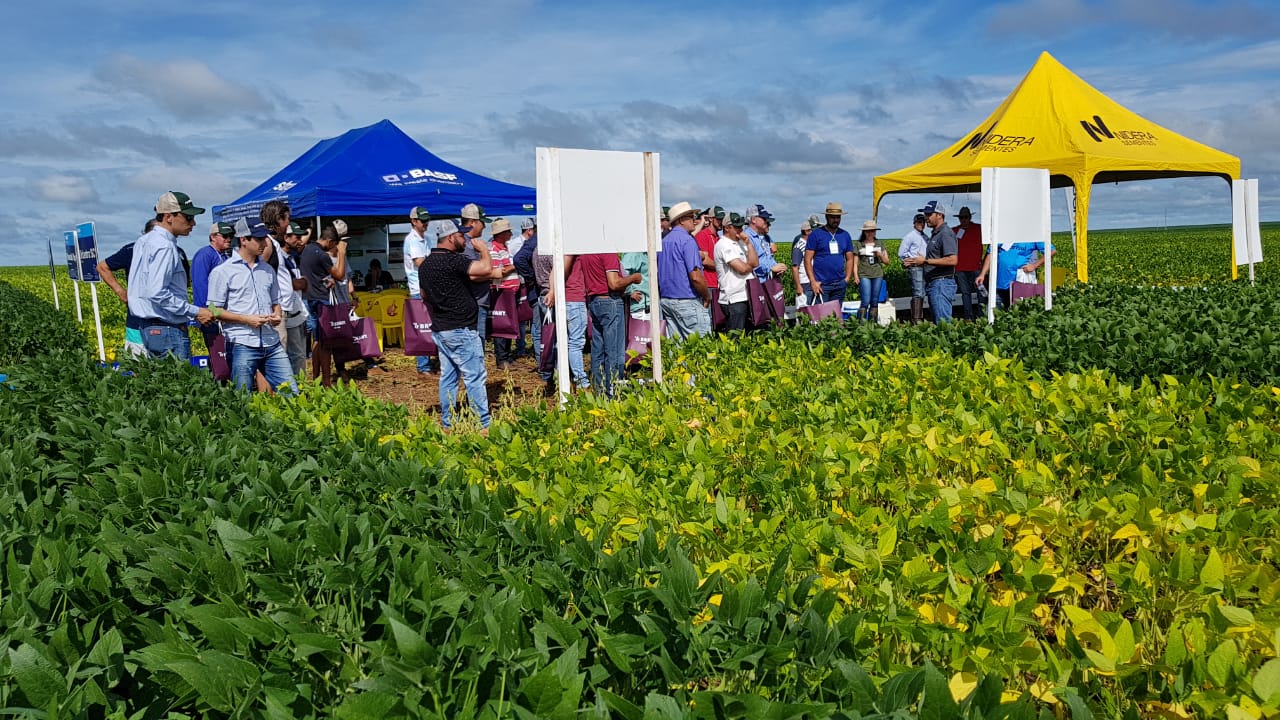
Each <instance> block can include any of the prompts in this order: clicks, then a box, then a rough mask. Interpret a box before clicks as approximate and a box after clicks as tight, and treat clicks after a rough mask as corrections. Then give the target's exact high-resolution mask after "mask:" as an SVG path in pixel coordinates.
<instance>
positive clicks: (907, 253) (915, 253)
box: [898, 213, 929, 325]
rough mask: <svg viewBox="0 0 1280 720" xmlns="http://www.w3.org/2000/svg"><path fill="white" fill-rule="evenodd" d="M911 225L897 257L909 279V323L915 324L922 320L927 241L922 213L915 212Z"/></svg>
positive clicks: (903, 238)
mask: <svg viewBox="0 0 1280 720" xmlns="http://www.w3.org/2000/svg"><path fill="white" fill-rule="evenodd" d="M912 225H913V227H912V229H911V232H909V233H907V234H906V235H904V236H903V237H902V244H901V245H899V246H898V259H899V260H901V261H902V267H904V268H906V270H907V278H909V279H910V280H911V324H912V325H915V324H917V323H920V322H922V321H923V320H924V254H925V252H926V251H927V249H928V245H929V241H928V240H926V239H925V237H924V215H922V214H920V213H916V216H915V218H914V220H912Z"/></svg>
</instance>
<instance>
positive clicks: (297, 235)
mask: <svg viewBox="0 0 1280 720" xmlns="http://www.w3.org/2000/svg"><path fill="white" fill-rule="evenodd" d="M310 234H311V231H310V230H309V229H304V228H303V227H302V226H301V225H299V224H298V223H296V222H293V221H290V222H289V224H288V226H287V227H286V230H285V233H284V244H283V245H281V244H280V243H279V242H278V241H277V239H276V238H275V237H272V238H270V242H269V243H268V245H270V246H271V248H270V250H264V253H268V252H269V253H270V254H268V255H265V258H264V259H265V261H266V262H267V264H268V265H273V269H274V270H275V273H276V292H277V293H278V294H279V298H280V312H281V313H282V314H283V315H284V320H283V322H281V323H280V324H279V325H276V326H275V329H276V332H277V333H279V334H280V342H281V344H283V345H284V351H285V354H286V355H288V357H289V367H291V368H292V369H293V374H294V375H295V376H297V375H300V374H302V373H304V372H306V369H307V301H306V300H305V299H303V297H302V291H303V290H306V289H307V281H306V279H304V278H303V277H302V270H301V268H300V267H299V266H298V260H299V258H300V257H301V253H302V249H303V248H305V247H306V246H307V237H308V236H309V235H310ZM273 261H274V262H273Z"/></svg>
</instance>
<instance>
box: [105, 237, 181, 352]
mask: <svg viewBox="0 0 1280 720" xmlns="http://www.w3.org/2000/svg"><path fill="white" fill-rule="evenodd" d="M155 226H156V220H155V218H150V219H148V220H147V222H146V224H145V225H143V226H142V234H143V235H146V234H147V233H149V232H151V229H152V228H154V227H155ZM139 238H141V236H139ZM136 244H137V243H136V241H134V242H128V243H125V244H124V246H123V247H121V248H120V249H119V250H117V251H115V253H113V254H112V255H111V256H109V257H107V258H106V259H105V260H100V261H98V277H100V278H102V282H104V283H106V285H107V287H109V288H111V291H112V292H114V293H115V294H116V297H118V298H120V302H122V303H124V304H125V316H124V354H125V355H126V356H128V357H133V358H140V357H145V356H146V354H147V349H146V347H144V346H143V344H142V321H141V320H139V319H138V317H137V316H136V315H134V314H133V313H131V312H129V293H128V292H127V291H126V290H125V288H124V286H123V285H121V284H120V281H119V280H117V279H116V275H115V273H116V271H118V270H124V272H125V277H124V281H125V282H126V283H127V282H129V267H130V266H131V265H133V248H134V246H135V245H136ZM178 261H179V262H180V263H182V273H183V275H184V276H186V277H187V278H188V279H189V278H190V277H191V263H190V262H188V261H187V254H186V253H185V252H183V250H182V247H181V246H179V247H178Z"/></svg>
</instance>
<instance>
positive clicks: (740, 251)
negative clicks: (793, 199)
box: [716, 213, 760, 332]
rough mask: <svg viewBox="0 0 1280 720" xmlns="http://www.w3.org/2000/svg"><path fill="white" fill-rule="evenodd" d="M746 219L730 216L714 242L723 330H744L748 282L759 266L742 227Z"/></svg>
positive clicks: (754, 251)
mask: <svg viewBox="0 0 1280 720" xmlns="http://www.w3.org/2000/svg"><path fill="white" fill-rule="evenodd" d="M744 225H746V218H744V217H742V216H741V215H739V214H738V213H733V214H732V215H730V216H729V222H728V224H726V225H725V227H724V237H722V238H720V240H718V241H717V242H716V269H717V270H718V272H719V273H720V280H721V283H720V306H721V307H722V308H724V314H725V330H726V331H729V332H732V331H734V330H746V329H747V315H748V302H747V300H748V298H747V281H748V280H750V279H751V277H752V275H751V273H752V271H754V270H755V269H756V265H759V264H760V258H759V257H758V256H757V255H756V247H755V245H754V244H752V243H751V241H750V240H748V239H747V235H746V233H744V232H743V231H742V227H743V226H744Z"/></svg>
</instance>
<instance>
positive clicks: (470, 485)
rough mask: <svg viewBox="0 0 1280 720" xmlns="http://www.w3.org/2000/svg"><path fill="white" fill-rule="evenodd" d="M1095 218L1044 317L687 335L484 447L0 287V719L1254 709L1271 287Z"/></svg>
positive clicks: (1261, 662)
mask: <svg viewBox="0 0 1280 720" xmlns="http://www.w3.org/2000/svg"><path fill="white" fill-rule="evenodd" d="M1100 235H1101V237H1099V236H1100ZM1135 237H1137V236H1133V237H1129V238H1125V237H1123V236H1119V235H1117V237H1116V238H1115V242H1117V243H1121V242H1124V243H1131V242H1132V241H1133V240H1134V238H1135ZM1109 242H1110V240H1109V239H1108V238H1107V237H1106V236H1105V235H1104V234H1101V233H1099V234H1098V235H1095V236H1094V240H1093V243H1092V244H1091V246H1092V247H1093V248H1094V250H1093V251H1091V253H1092V254H1093V258H1094V262H1093V265H1092V267H1093V271H1092V272H1093V274H1094V275H1095V276H1097V277H1098V278H1101V279H1103V280H1104V282H1100V283H1097V284H1095V285H1091V286H1088V287H1073V288H1067V289H1064V290H1063V291H1062V292H1061V294H1060V295H1059V297H1058V299H1057V303H1056V306H1055V310H1054V311H1052V312H1050V313H1045V312H1044V311H1043V310H1042V309H1041V308H1038V307H1036V306H1035V305H1034V304H1033V303H1031V304H1025V305H1022V306H1019V307H1017V308H1015V309H1014V310H1013V311H1010V312H1008V313H1004V314H1002V315H1001V316H1000V317H999V318H998V320H997V323H996V324H995V325H994V326H987V325H986V324H984V323H975V324H966V323H956V324H953V325H951V326H946V327H933V326H920V327H910V326H899V325H895V326H891V327H889V328H878V327H868V326H866V325H858V324H850V325H845V326H840V325H837V324H834V323H827V324H822V325H817V326H805V327H788V328H779V329H775V330H771V331H768V332H763V333H757V334H753V335H747V336H734V337H727V338H699V339H694V340H691V341H689V342H687V343H684V344H678V345H677V344H673V346H671V347H669V348H667V351H666V355H665V357H664V362H665V364H666V366H667V370H668V382H666V383H665V384H663V385H661V386H655V385H652V384H641V383H633V384H630V385H627V386H626V389H625V390H624V391H623V392H622V394H621V396H620V397H619V398H618V399H616V400H613V401H604V400H603V399H600V398H596V397H593V396H591V395H585V394H584V395H579V396H576V397H575V398H574V399H573V401H572V402H570V403H569V405H568V406H567V407H566V408H565V409H564V410H562V411H551V412H548V411H547V410H545V409H544V408H541V407H538V408H527V409H524V410H520V411H518V412H515V413H513V414H511V415H510V416H509V417H507V418H506V419H504V420H501V421H499V422H497V423H495V425H494V426H493V427H492V428H491V434H490V436H489V437H487V438H485V437H481V436H479V435H477V434H468V433H459V434H455V435H452V436H444V435H442V434H441V433H440V431H439V430H438V426H437V424H436V422H435V420H434V418H433V417H432V416H431V415H430V414H423V415H417V416H413V415H411V414H410V413H409V412H408V411H407V410H406V409H405V408H403V407H400V406H395V405H386V404H383V403H380V402H377V401H374V400H370V399H367V398H364V397H362V396H361V395H360V394H359V392H358V391H356V390H353V389H350V388H348V389H341V390H330V391H326V390H321V389H319V388H315V387H307V388H306V389H305V390H304V393H303V395H302V396H301V397H298V398H293V399H283V398H276V397H253V398H250V397H248V396H245V395H239V394H237V393H234V392H231V391H228V390H226V389H223V388H219V387H218V386H216V385H215V384H213V382H212V381H211V380H210V379H209V378H208V377H207V375H203V374H201V373H200V372H199V371H196V370H194V369H192V368H190V367H186V366H183V365H180V364H178V363H155V362H152V363H143V364H137V363H131V362H126V363H125V364H124V365H123V366H122V370H123V372H116V371H110V370H104V369H101V368H99V367H98V366H97V365H96V363H94V362H93V361H92V359H91V358H89V357H87V353H86V352H85V348H86V347H87V345H88V343H81V342H79V341H80V340H83V339H84V336H83V335H82V334H77V329H76V328H75V327H74V318H73V317H72V318H70V319H69V318H68V315H67V313H66V312H65V307H66V306H65V305H64V312H63V313H60V314H59V313H53V312H52V311H51V310H50V309H48V308H47V306H45V305H42V304H41V301H40V299H39V298H37V297H36V296H35V295H38V294H40V293H41V292H42V291H41V282H43V285H44V287H45V288H47V287H48V276H47V271H44V273H45V274H44V275H43V276H41V275H40V273H39V272H38V271H35V270H21V271H15V270H12V269H6V270H3V271H0V307H4V308H6V311H5V313H4V315H6V316H8V317H6V318H5V320H4V322H8V323H10V326H13V327H18V326H25V325H30V324H37V325H38V326H39V327H41V328H43V329H45V330H47V331H48V332H44V333H40V332H27V333H25V334H22V335H21V337H24V338H26V340H24V342H23V343H21V344H18V343H9V344H5V341H4V338H3V337H0V373H3V374H5V375H6V376H7V377H6V378H5V379H3V380H0V428H4V430H3V432H4V433H5V442H4V443H2V444H0V468H2V469H3V473H0V477H2V478H4V480H3V484H0V504H2V505H3V508H4V510H5V513H4V516H5V517H6V518H8V520H7V521H6V524H5V526H4V530H3V532H4V534H3V536H0V537H2V538H3V543H4V548H5V562H4V564H3V575H2V576H0V580H2V585H0V602H2V604H0V614H2V616H3V619H4V622H3V624H2V625H0V638H3V641H4V642H5V644H6V649H7V652H6V653H5V654H4V655H3V656H2V657H0V677H3V681H2V682H0V705H3V706H4V707H6V708H10V709H13V710H15V711H17V712H24V711H26V712H30V713H31V714H40V713H45V714H50V715H53V714H57V715H69V716H70V715H74V716H80V715H101V716H130V717H132V716H135V715H137V716H148V717H150V716H164V715H170V714H173V715H183V716H194V715H201V716H206V715H209V716H253V717H258V716H263V717H333V716H336V717H380V718H381V717H433V718H443V717H449V718H453V717H511V716H514V717H543V716H548V717H577V716H590V717H620V718H647V717H717V718H719V717H726V718H729V717H740V718H757V717H796V718H800V717H806V718H808V717H814V718H824V717H842V718H859V717H861V718H868V717H877V718H888V717H895V718H898V717H905V718H914V717H920V718H993V717H1009V718H1041V717H1046V718H1049V717H1058V718H1068V717H1070V718H1090V717H1107V718H1111V717H1119V718H1129V717H1134V718H1146V717H1163V718H1217V717H1257V718H1262V717H1271V716H1274V715H1276V714H1277V713H1278V712H1280V659H1278V658H1277V654H1278V653H1280V646H1278V645H1277V638H1280V604H1278V603H1277V595H1280V569H1278V568H1277V552H1278V550H1280V517H1278V516H1277V513H1278V512H1280V493H1278V491H1277V487H1280V485H1278V484H1277V483H1278V481H1280V387H1277V385H1278V384H1280V364H1278V363H1277V362H1276V361H1275V351H1274V348H1275V347H1276V346H1277V344H1278V343H1280V288H1277V286H1276V285H1275V284H1274V282H1273V281H1271V279H1270V278H1271V277H1272V276H1271V275H1269V274H1262V273H1261V271H1262V270H1263V267H1264V266H1265V263H1264V266H1259V270H1260V278H1262V280H1261V281H1260V282H1259V284H1258V285H1257V286H1256V287H1249V286H1248V285H1247V284H1245V283H1234V284H1226V283H1225V282H1223V283H1221V284H1212V285H1206V286H1204V287H1200V286H1199V283H1197V282H1196V281H1195V280H1196V278H1197V277H1201V276H1200V275H1196V274H1194V273H1198V272H1200V269H1199V268H1200V265H1199V264H1198V263H1197V264H1195V265H1194V266H1193V265H1187V266H1181V265H1175V264H1173V261H1171V260H1168V261H1166V260H1160V261H1159V262H1167V264H1165V265H1158V264H1157V262H1156V261H1154V260H1153V261H1152V262H1150V263H1148V267H1147V277H1134V276H1133V275H1132V274H1131V273H1130V274H1124V273H1122V272H1121V270H1122V269H1123V266H1122V265H1120V260H1119V258H1122V257H1127V255H1126V254H1125V252H1123V251H1122V250H1115V252H1114V254H1113V253H1112V249H1111V248H1109V247H1108V243H1109ZM1142 242H1145V243H1146V244H1147V245H1148V246H1153V245H1154V244H1155V242H1156V241H1155V240H1153V239H1147V240H1143V241H1142ZM1268 243H1269V244H1268V245H1267V251H1268V252H1270V251H1271V249H1272V248H1273V247H1274V245H1275V243H1274V236H1273V235H1268ZM1276 250H1277V251H1280V248H1276ZM1152 257H1156V256H1152ZM1161 257H1166V258H1167V257H1173V256H1171V255H1165V256H1161ZM1108 258H1112V259H1108ZM1224 270H1225V263H1224ZM1224 274H1225V272H1224ZM1110 275H1122V277H1110ZM1157 277H1159V278H1161V279H1163V280H1164V282H1155V278H1157ZM15 279H17V280H18V282H17V283H14V282H13V281H14V280H15ZM1105 280H1111V281H1112V282H1105ZM1118 280H1125V281H1127V283H1121V282H1115V281H1118ZM14 284H18V285H21V286H22V288H26V289H27V290H30V291H31V292H30V293H28V292H26V291H24V290H22V289H17V288H14V287H13V285H14ZM1163 284H1168V285H1178V286H1179V287H1177V288H1173V287H1161V286H1160V285H1163ZM43 292H44V293H47V292H48V290H47V289H46V290H44V291H43ZM32 293H34V294H32ZM64 300H65V297H64ZM9 308H14V309H15V310H13V311H10V310H9ZM28 311H30V312H28ZM24 324H25V325H24ZM3 329H4V328H3V327H0V330H3ZM42 336H43V337H48V338H50V341H49V343H48V345H51V346H52V347H48V346H46V347H37V346H36V345H37V343H36V340H37V339H38V338H39V337H42ZM15 337H16V335H15ZM69 338H71V339H69ZM62 345H67V346H74V347H73V348H72V350H71V352H67V351H65V350H64V349H62V348H60V346H62Z"/></svg>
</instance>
